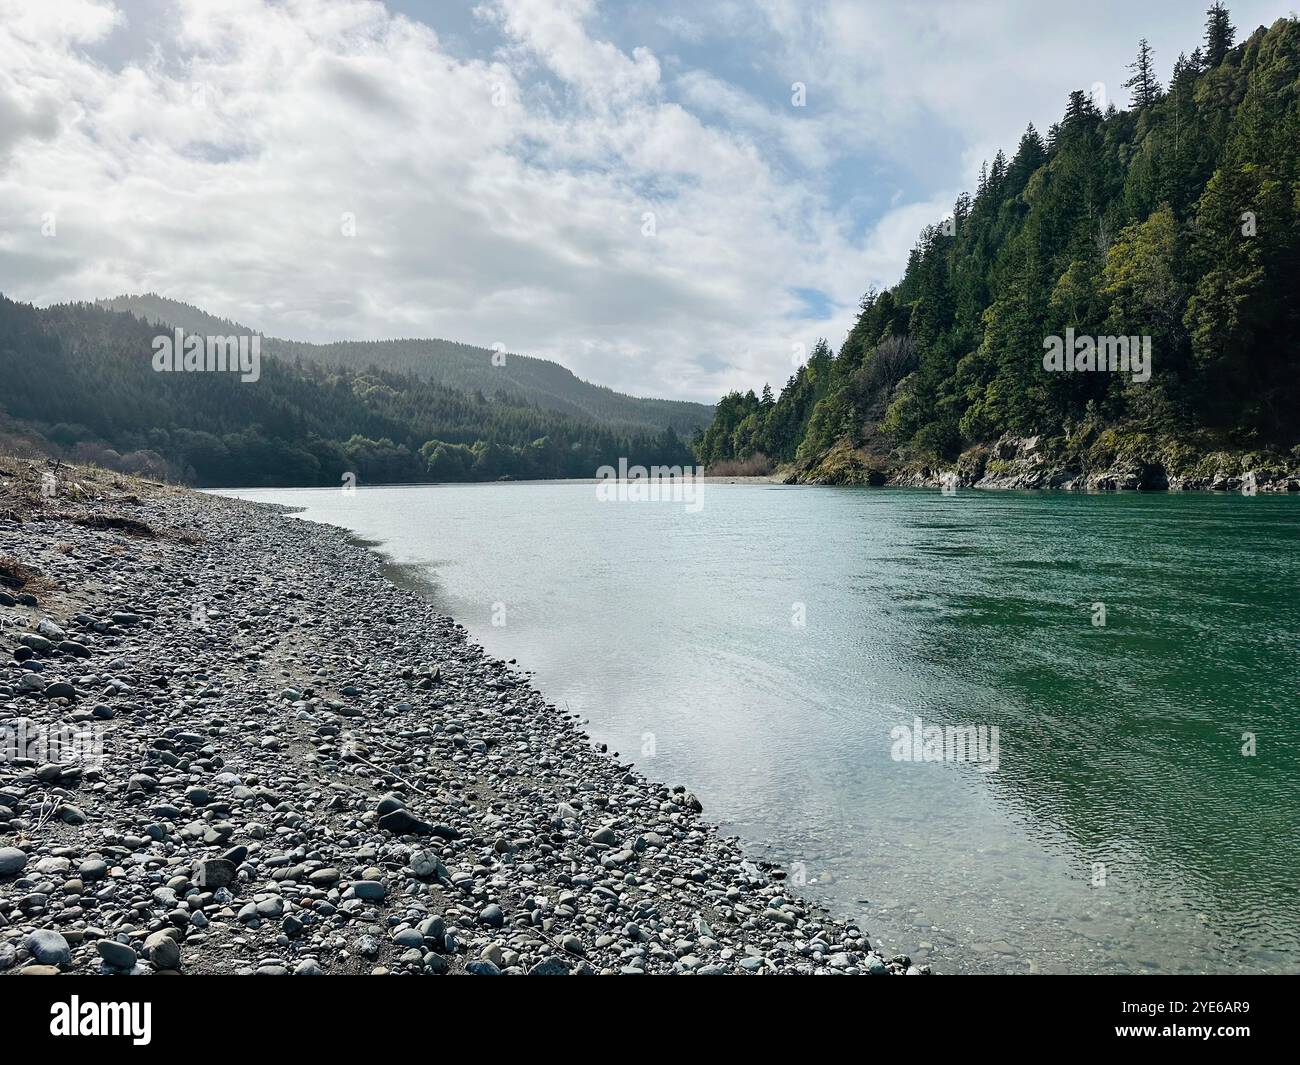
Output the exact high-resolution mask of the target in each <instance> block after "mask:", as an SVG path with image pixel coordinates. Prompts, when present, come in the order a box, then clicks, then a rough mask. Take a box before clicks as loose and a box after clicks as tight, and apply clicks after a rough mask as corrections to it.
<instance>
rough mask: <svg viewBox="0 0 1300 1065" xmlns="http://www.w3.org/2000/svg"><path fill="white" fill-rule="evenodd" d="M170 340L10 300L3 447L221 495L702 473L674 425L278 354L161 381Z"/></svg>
mask: <svg viewBox="0 0 1300 1065" xmlns="http://www.w3.org/2000/svg"><path fill="white" fill-rule="evenodd" d="M218 324H219V323H218ZM230 324H231V323H225V325H227V326H228V325H230ZM214 327H215V326H214ZM228 331H229V330H226V329H223V330H222V333H223V334H224V333H226V332H228ZM158 334H159V327H157V326H155V325H151V324H149V323H148V322H146V321H144V320H143V319H141V318H138V317H136V316H134V315H132V314H127V313H125V312H116V311H111V310H107V309H105V308H101V307H95V306H92V305H88V304H67V305H59V306H54V307H49V308H45V309H38V308H34V307H32V306H30V305H26V304H20V303H14V302H12V301H11V300H8V299H5V298H4V297H3V296H0V430H3V432H4V433H5V434H6V435H7V440H3V441H0V443H6V444H7V445H8V447H9V449H21V448H22V447H24V446H30V447H32V448H34V449H35V450H40V451H48V452H52V453H54V454H56V455H59V456H61V457H66V458H69V459H76V460H80V461H89V462H98V463H100V464H102V465H105V466H108V467H110V468H114V469H124V470H127V471H128V472H141V473H146V474H150V475H154V476H170V477H173V478H177V479H184V480H187V481H190V482H193V483H197V484H200V485H214V486H215V485H222V486H236V485H249V486H251V485H336V484H339V483H340V479H341V478H342V477H343V475H344V474H346V473H352V474H354V475H355V476H356V478H357V480H358V482H359V483H361V484H368V483H383V482H389V483H391V482H397V481H459V480H475V481H478V480H497V479H501V478H512V479H520V478H544V477H593V476H595V473H596V470H597V469H598V468H599V467H600V466H602V465H606V464H609V465H617V463H618V460H619V458H620V457H623V456H626V457H627V458H628V460H629V462H631V463H633V464H637V463H640V464H643V465H650V464H663V465H681V464H684V463H689V462H690V461H691V455H690V452H689V450H688V449H687V448H686V447H685V445H684V444H682V443H681V441H680V440H679V439H678V437H677V435H676V434H675V433H674V432H673V430H672V429H663V430H660V431H658V432H649V431H627V430H616V429H612V428H609V427H607V426H602V425H599V424H597V423H596V422H594V421H592V420H590V419H586V418H577V417H571V416H567V415H564V414H559V413H556V412H554V411H551V410H545V409H542V408H541V407H537V406H531V405H527V404H524V403H521V402H518V401H512V400H501V399H497V398H492V399H489V398H486V397H484V396H483V395H482V394H477V395H475V394H472V393H465V392H460V391H456V390H454V389H450V388H446V387H443V386H441V385H437V384H434V383H432V382H429V381H426V380H422V379H420V378H417V377H414V376H410V375H402V374H398V373H395V372H392V371H383V370H369V371H367V370H355V371H354V370H352V369H348V368H332V367H325V366H320V365H316V364H313V363H310V362H303V363H302V364H301V365H297V364H294V363H291V362H287V361H284V360H283V359H278V358H275V357H273V356H267V355H265V353H264V354H263V358H262V360H261V367H260V370H261V373H260V379H259V380H257V381H256V382H242V381H241V380H240V378H239V376H238V375H237V374H235V373H230V372H190V373H158V372H155V371H154V368H153V365H152V361H151V356H152V354H153V342H154V338H155V337H156V336H157V335H158Z"/></svg>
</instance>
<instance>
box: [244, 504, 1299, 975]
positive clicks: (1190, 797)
mask: <svg viewBox="0 0 1300 1065" xmlns="http://www.w3.org/2000/svg"><path fill="white" fill-rule="evenodd" d="M231 494H238V495H241V496H243V497H245V498H254V499H261V500H270V501H275V502H281V503H287V504H290V505H293V506H298V507H304V508H306V510H305V513H304V515H303V516H304V517H306V518H309V519H311V520H316V521H325V522H330V523H333V524H337V525H342V526H344V527H346V528H349V529H351V530H354V531H355V532H356V533H357V534H359V535H360V536H363V537H365V538H367V539H370V540H375V541H379V542H380V543H381V544H382V545H383V547H382V550H383V551H384V552H385V553H387V554H389V555H391V556H392V557H393V559H394V560H395V561H397V562H400V563H404V564H409V565H412V566H415V567H418V568H419V569H420V570H421V571H422V572H423V573H424V574H426V575H427V576H428V577H429V578H430V579H431V581H432V587H433V592H432V594H433V595H434V596H435V598H436V599H437V601H438V602H439V604H440V605H441V606H442V608H443V609H445V610H446V611H447V612H448V613H450V614H452V615H453V616H455V617H456V619H457V620H459V621H461V622H462V623H463V624H465V625H466V626H467V627H468V628H469V629H470V630H471V632H472V634H473V636H474V637H475V639H476V640H477V641H478V642H480V643H482V644H483V645H484V646H486V647H487V648H488V650H489V651H491V652H492V653H494V654H496V655H498V656H500V657H503V658H507V659H517V660H518V662H519V664H520V666H521V667H523V668H525V669H528V670H532V671H534V673H535V679H536V682H537V684H538V685H539V686H540V688H541V689H542V690H543V691H544V692H545V693H546V694H547V696H548V698H549V699H550V700H551V701H553V702H554V703H556V704H557V705H559V706H567V707H568V708H569V709H571V710H573V711H575V712H579V713H581V714H582V715H583V716H584V718H586V719H587V720H588V729H589V731H590V732H591V734H592V736H593V737H594V738H595V739H597V740H598V741H600V742H604V743H608V744H609V746H610V748H611V750H616V751H619V752H621V754H622V755H623V756H624V757H625V758H628V759H630V760H633V761H635V762H636V763H637V764H638V765H639V766H640V767H641V768H642V769H643V770H644V771H645V772H646V773H647V774H648V775H649V776H651V777H652V778H655V779H659V780H663V781H666V782H670V783H685V784H687V785H689V786H690V788H691V789H692V790H694V791H695V792H696V794H698V795H699V796H700V798H701V800H702V801H703V803H704V807H705V812H706V815H707V816H708V817H710V818H711V819H713V820H714V821H716V822H718V823H719V824H721V825H722V826H723V828H724V829H725V830H726V831H727V832H729V833H734V834H736V835H738V836H740V837H741V838H742V839H744V840H745V841H746V842H747V843H749V844H750V845H751V846H752V847H753V849H754V850H755V852H757V853H761V854H763V855H765V856H767V857H769V858H771V859H773V860H775V861H779V862H781V863H782V864H783V865H784V866H785V867H786V868H787V869H788V870H789V873H790V876H791V877H792V878H793V879H795V880H796V881H801V882H803V886H802V888H801V890H802V891H804V892H805V893H807V894H810V895H813V896H816V897H818V898H820V899H822V900H824V901H826V902H827V903H828V904H829V905H831V906H832V907H833V908H835V909H836V910H838V911H840V912H842V913H844V914H846V915H850V916H853V917H855V918H857V919H859V920H860V922H861V924H862V927H863V928H864V929H866V930H867V931H868V932H869V933H870V934H871V936H872V938H873V940H875V941H878V942H879V943H880V944H881V945H882V946H883V947H884V948H885V949H886V950H887V951H888V952H889V953H907V954H910V955H912V956H913V957H914V958H916V959H921V960H925V961H928V962H930V963H931V964H932V965H933V966H934V967H935V968H936V970H938V971H941V972H1129V971H1153V972H1202V971H1212V972H1226V971H1247V972H1258V971H1300V905H1298V904H1297V892H1296V882H1297V877H1300V872H1298V870H1300V713H1298V703H1300V597H1298V595H1297V591H1298V588H1297V585H1298V584H1300V565H1297V561H1298V560H1300V499H1295V498H1288V497H1271V496H1256V497H1250V498H1247V497H1242V496H1239V495H1233V496H1225V495H1208V494H1206V495H1201V494H1187V495H1180V494H1163V495H1149V494H1121V495H1073V494H1064V493H1059V494H1057V493H1043V494H1035V493H994V492H987V493H985V492H973V491H962V492H958V493H957V494H956V495H953V496H945V495H943V494H941V493H939V492H927V491H920V490H916V491H912V490H890V489H835V488H809V487H802V488H794V487H783V486H777V485H753V484H749V485H721V484H710V485H708V486H707V488H706V490H705V495H704V506H703V508H702V509H701V510H699V511H698V512H691V511H690V510H689V509H688V508H687V507H686V506H684V505H682V504H680V503H677V504H674V503H669V502H654V503H650V502H600V501H598V500H597V498H596V490H595V488H594V487H593V486H592V485H590V484H579V483H572V482H564V483H547V484H499V485H464V486H461V485H456V486H411V487H397V488H362V489H358V490H357V491H356V492H355V493H353V494H345V493H343V492H341V491H339V490H337V489H334V490H330V489H308V490H258V491H247V492H239V493H231ZM1094 604H1102V605H1104V613H1105V618H1104V620H1105V624H1104V625H1099V624H1094V622H1095V621H1097V620H1100V614H1101V611H1099V610H1098V609H1097V608H1096V607H1095V606H1094ZM494 621H495V622H497V623H498V624H494ZM801 621H802V624H800V623H799V622H801ZM916 717H920V718H921V719H922V722H923V725H924V726H935V725H938V726H974V727H982V728H984V729H985V732H984V735H985V736H986V737H987V738H988V739H990V740H991V738H992V736H993V735H994V734H993V732H992V731H991V730H992V729H993V728H995V727H996V729H997V730H998V731H997V737H998V746H997V761H996V768H994V765H993V763H992V762H991V761H987V760H986V761H985V762H983V763H977V762H972V761H954V760H948V761H925V760H921V761H916V760H898V759H896V758H895V755H898V754H901V753H902V751H901V750H900V745H899V744H896V742H895V741H896V739H897V737H898V736H900V735H901V734H900V733H897V732H895V731H894V730H895V729H898V728H900V727H904V726H906V727H909V728H910V727H911V726H912V725H913V723H914V719H915V718H916ZM1251 735H1253V737H1254V740H1253V742H1254V752H1255V753H1254V754H1253V755H1251V754H1243V753H1242V752H1243V747H1246V746H1247V745H1248V743H1249V742H1250V736H1251ZM901 747H904V748H906V749H907V751H908V752H911V751H912V747H911V745H910V744H907V743H905V744H902V745H901ZM983 753H984V754H986V755H988V754H990V753H991V752H990V750H989V748H988V747H986V748H985V749H984V752H983Z"/></svg>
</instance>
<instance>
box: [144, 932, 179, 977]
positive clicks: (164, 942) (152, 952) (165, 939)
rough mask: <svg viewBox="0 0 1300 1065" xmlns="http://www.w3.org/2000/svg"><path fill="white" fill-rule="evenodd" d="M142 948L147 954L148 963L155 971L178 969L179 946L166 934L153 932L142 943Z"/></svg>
mask: <svg viewBox="0 0 1300 1065" xmlns="http://www.w3.org/2000/svg"><path fill="white" fill-rule="evenodd" d="M144 947H145V950H147V951H148V952H149V961H150V962H152V963H153V967H154V968H155V969H178V968H180V964H181V948H180V945H179V944H178V943H177V942H176V940H174V939H172V937H171V936H169V935H168V934H167V933H166V932H155V933H154V934H153V935H151V936H150V937H149V938H148V939H146V940H145V941H144Z"/></svg>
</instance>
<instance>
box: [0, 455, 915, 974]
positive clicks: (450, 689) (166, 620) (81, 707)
mask: <svg viewBox="0 0 1300 1065" xmlns="http://www.w3.org/2000/svg"><path fill="white" fill-rule="evenodd" d="M86 476H87V477H88V478H89V477H90V476H91V475H89V474H86ZM115 476H116V475H112V474H102V473H101V474H99V475H98V477H99V482H98V484H96V485H95V486H93V487H87V486H83V494H82V496H81V497H80V498H62V497H60V498H59V499H57V500H56V501H54V505H52V507H51V511H52V512H51V513H49V514H46V515H45V516H44V517H43V518H42V519H41V520H29V521H26V522H21V523H20V522H18V521H16V520H13V518H12V517H10V518H3V516H2V512H0V556H3V555H13V556H15V557H16V558H18V559H19V560H20V561H21V562H23V563H24V564H26V565H29V566H32V567H35V568H36V569H37V570H39V571H40V572H41V573H42V574H43V575H44V577H45V580H46V582H47V584H48V588H49V590H47V591H45V592H43V594H41V595H40V596H39V599H38V601H37V603H36V604H35V605H32V604H30V603H28V604H27V605H24V604H22V603H21V602H19V603H16V605H14V606H11V607H6V608H5V611H4V617H5V619H6V625H5V626H4V627H0V725H3V726H7V727H8V728H9V729H10V730H11V731H12V732H13V733H14V734H17V735H20V736H26V738H27V740H28V746H27V747H26V748H24V749H23V750H22V751H19V752H18V753H19V754H20V755H22V756H20V757H18V758H13V757H6V758H4V759H3V760H0V970H7V971H9V972H19V971H22V970H24V969H26V970H35V971H46V970H47V969H48V968H49V967H55V968H58V969H60V970H63V971H72V972H80V973H87V974H91V973H107V972H123V971H128V972H132V973H138V974H147V973H150V972H153V971H158V970H179V971H181V972H183V973H239V974H247V975H252V974H260V975H290V974H293V975H303V976H306V975H321V974H333V973H372V972H373V973H381V974H382V973H387V974H394V975H401V974H427V975H439V974H443V973H450V974H458V973H468V974H473V975H500V974H504V975H572V974H589V973H607V974H619V973H624V974H627V975H642V974H654V973H680V974H686V973H694V974H696V975H712V974H735V975H746V974H755V975H761V974H774V973H807V974H812V973H825V974H835V975H855V974H866V973H891V974H902V973H905V972H907V971H908V970H909V969H911V970H912V971H913V972H920V971H926V970H925V967H923V966H922V967H917V966H913V965H912V964H911V963H910V961H909V960H908V959H906V958H892V959H885V958H883V957H881V956H880V955H879V954H877V953H875V952H874V951H873V950H872V949H871V946H870V944H869V943H868V940H867V938H866V935H865V934H864V932H863V931H861V930H860V929H859V928H858V927H856V926H855V925H854V924H852V923H851V922H848V921H844V920H840V919H837V918H835V917H833V916H831V915H829V914H827V913H826V912H824V911H823V910H821V909H819V908H818V907H817V906H816V905H814V904H812V903H811V902H809V901H807V900H803V899H799V898H796V897H794V896H792V895H791V893H790V890H789V886H788V885H785V884H783V883H782V882H781V877H780V873H779V870H773V869H772V867H770V866H769V865H767V864H766V863H764V862H763V861H761V860H755V859H752V858H750V857H748V856H746V854H745V853H744V852H743V851H742V849H741V847H740V845H739V844H738V843H737V842H736V841H734V840H731V839H728V838H725V837H723V836H722V835H721V834H719V833H718V832H717V831H716V830H715V829H714V828H713V827H712V826H711V825H710V824H709V823H708V822H707V821H706V819H705V817H704V815H703V813H702V811H701V809H700V803H699V800H698V799H696V798H695V796H694V795H692V794H691V793H690V791H689V790H688V789H687V788H686V787H685V786H683V785H680V784H677V785H671V786H670V785H665V784H661V783H657V782H654V781H652V780H649V779H647V778H646V777H645V776H643V775H642V773H641V772H640V771H639V770H638V769H637V768H635V767H633V766H630V765H628V764H621V763H619V762H618V761H616V760H615V759H614V758H612V757H610V756H609V755H608V754H606V753H604V752H603V751H601V750H600V749H598V748H597V747H596V746H595V745H593V743H592V741H591V740H590V738H589V737H588V736H586V735H585V734H584V733H583V732H582V730H581V728H580V727H579V725H578V723H577V721H576V719H575V718H574V716H572V715H570V714H567V713H566V712H564V711H562V710H560V709H557V708H556V707H555V706H553V705H551V704H549V703H548V702H547V700H546V698H545V696H544V695H543V694H542V693H540V692H538V691H537V690H536V689H535V688H534V687H533V686H532V685H531V684H530V683H529V682H528V680H527V678H526V677H525V676H522V675H521V674H519V673H517V672H516V671H515V670H514V669H513V668H512V667H511V666H510V665H508V664H506V663H503V662H500V661H497V660H494V659H492V658H490V657H488V656H487V655H486V654H485V653H484V652H483V651H482V649H481V648H479V647H477V646H476V645H474V644H472V643H471V642H470V641H469V639H468V638H467V634H466V632H465V630H464V629H463V628H462V627H461V626H460V625H458V624H457V623H456V622H455V621H454V620H452V619H451V618H449V617H446V616H445V615H442V614H440V613H438V611H437V610H435V609H434V608H433V606H432V605H431V604H430V603H429V602H428V601H427V600H425V599H423V598H422V597H420V596H419V595H418V594H416V593H415V592H414V591H411V590H407V589H403V588H399V587H397V586H396V585H394V584H393V583H392V582H391V581H390V580H389V579H388V578H387V576H386V569H385V565H384V563H383V561H382V560H381V559H380V558H379V557H378V556H376V555H375V554H373V553H372V552H370V551H368V550H366V549H365V548H364V547H362V546H359V545H357V544H355V543H354V542H352V541H351V540H350V539H349V538H348V536H347V534H346V533H345V532H344V531H342V530H339V529H335V528H332V527H328V526H322V525H316V524H311V523H307V522H303V521H300V520H298V519H296V518H294V517H292V516H291V515H290V514H288V513H286V512H285V511H284V510H283V509H281V508H276V507H270V506H263V505H255V504H251V503H247V502H241V501H235V500H227V499H221V498H217V497H212V496H207V495H203V494H199V493H195V492H189V491H185V490H180V489H170V488H160V487H148V486H145V485H144V484H143V482H132V483H130V484H129V485H128V484H126V483H125V482H122V483H120V484H115V483H114V482H113V478H114V477H115ZM0 487H2V485H0ZM56 508H57V509H56ZM91 511H99V512H103V513H112V512H115V511H121V512H122V513H125V514H127V515H129V516H130V517H131V518H133V519H137V520H139V521H143V522H145V523H147V524H148V525H150V526H151V527H152V528H153V529H155V530H158V531H159V535H158V536H156V537H154V538H148V539H145V538H134V537H131V536H129V535H125V534H123V533H120V532H118V531H115V530H104V529H97V528H91V527H87V526H82V525H77V524H75V523H74V521H73V520H72V519H73V518H75V517H76V516H78V515H79V514H83V513H89V512H91ZM182 533H183V535H182ZM29 598H30V597H29ZM70 645H75V648H74V647H72V646H70ZM54 736H64V737H65V738H66V739H68V740H74V741H75V742H74V743H73V747H74V748H75V751H76V757H69V758H64V759H60V757H59V753H58V750H57V749H54V750H51V749H41V746H40V745H36V746H33V745H32V744H31V740H32V738H33V737H39V738H42V739H43V740H44V739H48V738H50V737H54ZM11 753H12V752H11ZM68 753H69V752H68V751H67V750H66V746H65V750H64V754H68ZM774 874H775V875H774Z"/></svg>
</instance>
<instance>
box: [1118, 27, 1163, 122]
mask: <svg viewBox="0 0 1300 1065" xmlns="http://www.w3.org/2000/svg"><path fill="white" fill-rule="evenodd" d="M1154 54H1155V53H1154V52H1152V50H1151V45H1150V44H1149V43H1148V42H1147V39H1146V38H1145V37H1143V38H1142V39H1141V40H1140V41H1138V54H1137V59H1135V60H1134V61H1133V62H1132V63H1130V64H1129V70H1131V71H1132V72H1133V76H1132V77H1131V78H1129V79H1128V81H1126V82H1124V88H1126V89H1132V90H1133V106H1134V107H1135V108H1138V109H1141V108H1143V107H1150V106H1151V105H1152V104H1153V103H1155V102H1156V101H1157V100H1158V99H1159V98H1160V82H1159V80H1158V79H1157V78H1156V69H1155V60H1154Z"/></svg>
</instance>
